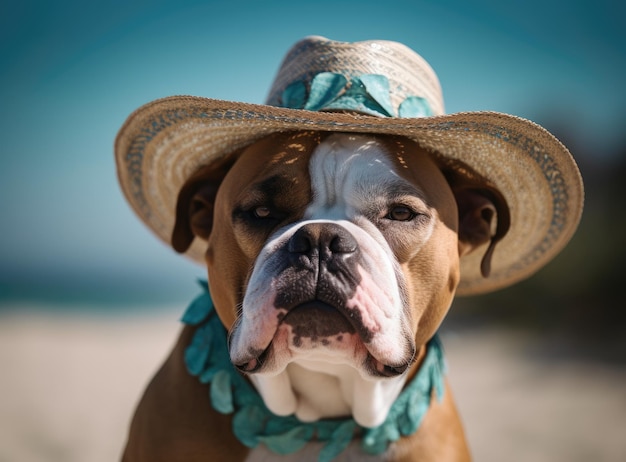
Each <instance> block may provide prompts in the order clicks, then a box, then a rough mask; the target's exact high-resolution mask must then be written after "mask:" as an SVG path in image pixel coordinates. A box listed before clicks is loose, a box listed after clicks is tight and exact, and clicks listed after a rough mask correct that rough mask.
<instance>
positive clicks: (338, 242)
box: [287, 223, 358, 258]
mask: <svg viewBox="0 0 626 462" xmlns="http://www.w3.org/2000/svg"><path fill="white" fill-rule="evenodd" d="M287 248H288V250H289V252H291V253H294V254H302V255H307V256H312V255H316V254H318V255H320V257H322V258H323V257H324V256H328V255H332V254H350V253H354V252H355V251H356V250H357V248H358V244H357V242H356V240H355V239H354V237H353V236H352V234H350V232H348V231H347V230H346V229H345V228H344V227H343V226H340V225H337V224H334V223H310V224H307V225H304V226H302V227H301V228H300V229H298V230H297V231H296V232H295V233H294V234H293V236H291V239H290V240H289V245H288V247H287Z"/></svg>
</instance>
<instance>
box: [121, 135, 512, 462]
mask: <svg viewBox="0 0 626 462" xmlns="http://www.w3.org/2000/svg"><path fill="white" fill-rule="evenodd" d="M233 159H234V160H228V161H223V162H221V163H218V164H214V165H212V166H210V167H206V168H204V169H202V170H200V171H199V172H197V174H196V175H194V176H193V177H192V178H190V179H189V180H188V181H187V183H186V184H185V186H184V187H183V188H182V189H181V191H180V194H179V198H178V208H177V221H176V226H175V229H174V232H173V236H172V245H173V247H174V248H175V249H176V250H177V251H179V252H184V251H185V250H186V249H187V248H188V247H189V245H190V244H191V242H192V240H193V239H195V238H199V239H203V240H205V241H206V265H207V270H208V279H209V286H210V291H211V296H212V299H213V301H214V304H215V308H216V311H217V313H218V315H219V317H220V319H221V321H222V323H223V324H224V326H225V327H226V329H227V330H228V331H229V352H230V358H231V361H232V362H233V364H234V365H235V366H237V367H238V368H239V369H240V370H241V371H242V373H244V374H246V376H247V377H248V378H249V380H250V382H251V383H252V384H253V385H254V387H255V388H256V389H257V391H258V392H259V393H260V395H261V397H262V398H263V400H264V402H265V403H266V405H267V407H268V408H269V409H270V410H271V411H272V412H274V413H275V414H277V415H289V414H295V415H296V416H297V417H298V418H299V419H300V420H302V421H315V420H318V419H322V418H336V417H348V416H352V417H353V418H354V419H355V420H356V422H357V423H359V424H360V425H363V426H366V427H373V426H377V425H379V424H381V423H382V422H383V421H384V420H385V418H386V416H387V412H388V411H389V409H390V407H391V405H392V403H393V402H394V400H395V399H396V397H397V396H398V394H399V393H400V392H401V390H402V388H403V387H404V385H405V384H406V383H407V381H408V380H410V379H411V378H412V377H413V376H414V375H415V373H416V372H417V370H418V369H419V367H420V364H421V361H422V359H423V357H424V355H425V351H426V350H425V344H426V342H427V341H428V340H429V339H430V338H431V337H432V336H433V335H434V334H435V332H436V330H437V328H438V327H439V325H440V323H441V321H442V320H443V318H444V316H445V315H446V313H447V311H448V309H449V307H450V304H451V302H452V299H453V296H454V293H455V290H456V287H457V285H458V283H459V279H460V274H459V260H460V257H461V256H462V255H464V254H466V253H468V252H470V251H472V250H474V249H475V248H476V247H478V246H481V245H483V244H485V243H486V242H489V241H490V240H491V241H492V242H493V241H494V239H493V236H494V231H493V230H494V229H495V226H494V221H496V220H497V218H498V214H502V215H505V214H506V213H505V212H504V209H505V208H506V204H503V203H502V202H501V201H498V200H497V199H496V200H494V197H495V198H498V197H499V196H498V194H497V192H494V191H493V190H491V189H490V187H489V186H488V185H480V184H478V185H477V184H474V183H471V182H468V181H465V180H464V179H463V178H461V176H459V175H454V174H452V173H450V172H444V171H442V167H441V165H440V164H439V162H437V161H436V160H435V158H434V157H433V156H432V155H431V154H430V153H428V152H426V151H425V150H424V149H422V148H421V147H420V146H419V145H417V144H416V143H414V142H412V141H410V140H408V139H404V138H395V137H380V136H371V135H358V134H344V133H338V134H324V133H319V132H297V133H287V134H275V135H272V136H269V137H267V138H265V139H263V140H261V141H258V142H256V143H254V144H253V145H251V146H249V147H247V148H246V149H243V150H242V151H241V152H240V153H238V155H237V156H234V158H233ZM491 248H492V246H490V249H491ZM488 253H489V254H490V253H491V252H490V251H489V252H488ZM486 258H487V257H486ZM487 266H488V262H487ZM192 334H193V328H191V327H185V328H184V329H183V332H182V334H181V336H180V338H179V340H178V343H177V344H176V346H175V348H174V350H173V352H172V353H171V355H170V357H169V358H168V359H167V361H166V363H165V364H164V365H163V367H162V368H161V370H160V371H159V372H158V373H157V375H156V376H155V378H154V379H153V380H152V382H151V383H150V385H149V387H148V388H147V390H146V392H145V395H144V396H143V398H142V400H141V402H140V404H139V406H138V409H137V411H136V414H135V417H134V419H133V423H132V426H131V430H130V435H129V439H128V444H127V447H126V450H125V453H124V456H123V460H124V461H125V462H138V461H160V460H163V461H178V460H180V461H217V460H228V461H246V462H252V461H261V460H281V461H288V460H293V461H296V460H297V461H308V460H317V452H318V451H319V448H320V443H317V442H312V443H310V444H309V445H308V446H307V447H305V448H304V449H303V450H302V451H299V452H297V453H295V454H293V455H290V456H278V455H276V454H273V453H271V452H270V451H269V450H268V449H266V448H265V447H263V446H262V445H261V446H259V447H257V448H255V449H248V448H245V447H244V446H243V445H241V443H239V442H238V441H237V440H236V439H235V437H234V436H233V435H232V432H231V430H230V429H231V418H230V416H225V415H221V414H219V413H217V412H216V411H214V410H213V409H212V407H211V405H210V402H209V392H208V387H209V385H202V384H200V383H199V382H198V380H197V379H196V378H195V377H192V376H190V375H189V374H188V373H187V371H186V369H185V365H184V360H183V352H184V349H185V347H186V346H187V345H188V344H189V342H190V339H191V335H192ZM337 460H338V461H349V460H359V461H361V460H365V461H367V460H385V461H431V460H436V461H464V460H469V451H468V448H467V444H466V442H465V438H464V434H463V429H462V425H461V422H460V419H459V417H458V415H457V410H456V407H455V405H454V402H453V398H452V394H451V392H450V389H449V387H447V386H446V390H445V393H444V398H443V400H442V401H441V402H438V401H437V400H436V399H433V400H432V403H431V406H430V409H429V410H428V412H427V414H426V416H425V418H424V420H423V422H422V424H421V426H420V428H419V429H418V431H417V432H416V433H415V434H413V435H411V436H409V437H404V438H402V439H400V440H399V441H398V442H396V443H394V444H392V445H391V446H390V447H389V450H388V451H387V452H386V453H384V454H382V455H380V456H376V457H373V456H366V455H364V454H363V453H362V452H361V451H360V449H359V444H358V441H355V442H353V444H351V445H350V446H349V447H348V448H347V449H346V450H345V451H344V452H343V453H342V454H340V456H339V457H338V458H337Z"/></svg>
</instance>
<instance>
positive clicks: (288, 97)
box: [281, 72, 433, 117]
mask: <svg viewBox="0 0 626 462" xmlns="http://www.w3.org/2000/svg"><path fill="white" fill-rule="evenodd" d="M307 86H308V88H307ZM281 101H282V107H288V108H291V109H307V110H309V111H322V110H324V111H328V110H335V111H357V112H362V113H365V114H371V115H375V116H382V117H395V116H397V117H427V116H431V115H433V112H432V110H431V108H430V105H429V104H428V101H427V100H426V99H425V98H423V97H421V96H409V97H407V98H406V99H405V100H404V101H402V102H401V103H400V106H399V107H398V111H397V112H396V110H395V109H394V107H393V104H392V103H391V88H390V86H389V79H388V78H387V77H386V76H384V75H380V74H363V75H359V76H356V77H353V78H351V79H350V80H348V79H347V78H346V77H345V76H344V75H342V74H338V73H336V72H320V73H319V74H316V75H315V76H313V78H312V79H311V81H310V84H307V82H305V81H303V80H297V81H295V82H292V83H291V84H289V85H288V86H287V87H286V88H285V89H284V90H283V93H282V96H281Z"/></svg>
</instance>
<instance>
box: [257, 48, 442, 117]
mask: <svg viewBox="0 0 626 462" xmlns="http://www.w3.org/2000/svg"><path fill="white" fill-rule="evenodd" d="M266 104H268V105H271V106H278V107H289V108H292V109H309V110H316V111H333V110H334V111H354V112H361V113H365V114H369V115H377V116H392V117H424V116H433V115H442V114H443V113H444V104H443V96H442V92H441V85H440V83H439V79H438V78H437V75H436V74H435V72H434V71H433V69H432V68H431V67H430V65H429V64H428V63H427V62H426V60H424V58H422V57H421V56H420V55H418V54H417V53H415V52H414V51H413V50H411V49H410V48H408V47H406V46H405V45H402V44H401V43H397V42H392V41H387V40H368V41H363V42H354V43H350V42H338V41H334V40H329V39H326V38H324V37H318V36H312V37H306V38H305V39H303V40H301V41H299V42H297V43H296V44H295V45H294V46H293V47H292V48H291V49H290V50H289V51H288V52H287V54H286V56H285V58H284V59H283V62H282V64H281V66H280V68H279V70H278V73H277V75H276V78H275V79H274V83H273V85H272V88H271V90H270V93H269V96H268V98H267V100H266Z"/></svg>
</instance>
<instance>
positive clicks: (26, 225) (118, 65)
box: [0, 0, 626, 301]
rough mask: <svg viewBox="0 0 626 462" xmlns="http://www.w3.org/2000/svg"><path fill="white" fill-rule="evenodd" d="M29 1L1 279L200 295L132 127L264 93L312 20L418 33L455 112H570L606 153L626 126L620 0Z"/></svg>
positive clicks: (0, 203)
mask: <svg viewBox="0 0 626 462" xmlns="http://www.w3.org/2000/svg"><path fill="white" fill-rule="evenodd" d="M5 3H6V2H5ZM12 3H13V4H2V6H0V101H1V103H0V119H1V120H0V122H1V125H0V127H2V133H1V134H2V136H1V137H0V214H1V215H0V236H2V238H1V239H0V295H2V293H4V294H5V295H7V294H9V295H11V294H12V295H11V296H16V297H18V298H19V297H22V298H24V297H26V298H28V297H29V295H33V296H34V298H37V297H38V296H41V297H44V298H45V297H52V298H54V296H56V295H55V294H57V292H59V293H61V292H63V293H67V292H75V293H77V294H79V295H80V294H82V295H80V297H83V298H85V299H88V298H89V297H90V296H91V295H90V294H92V295H93V294H95V295H93V296H94V297H96V298H97V297H100V298H102V297H104V298H106V293H107V291H110V290H113V291H118V292H120V293H124V294H129V293H135V292H137V293H140V294H141V293H146V292H148V293H150V294H152V295H151V296H152V297H153V298H155V299H160V298H162V299H163V300H167V301H170V300H174V299H176V300H177V299H178V297H179V296H180V297H183V294H186V295H184V298H185V299H186V298H189V296H190V295H189V290H195V289H190V288H191V287H193V279H194V277H196V276H202V274H203V271H202V269H201V268H199V267H197V266H195V265H194V264H191V263H189V262H187V261H186V260H184V259H183V258H181V257H179V256H178V255H176V254H175V253H174V252H173V251H171V250H170V249H169V248H167V247H166V246H165V245H163V244H161V243H160V242H159V241H158V240H157V239H156V238H154V237H153V236H152V235H151V234H150V232H149V231H148V230H147V229H146V228H145V227H144V226H143V225H142V224H141V223H140V222H139V221H138V220H137V219H136V218H135V217H134V215H133V214H132V212H131V211H130V209H129V208H128V206H127V205H126V203H125V202H124V199H123V197H122V195H121V193H120V191H119V188H118V186H117V179H116V176H115V165H114V161H113V140H114V138H115V135H116V132H117V130H118V129H119V127H120V126H121V124H122V123H123V122H124V120H125V118H126V117H127V116H128V115H129V114H130V113H131V112H132V111H133V110H134V109H136V108H137V107H139V106H140V105H142V104H144V103H146V102H148V101H150V100H153V99H156V98H159V97H163V96H168V95H174V94H192V95H199V96H207V97H212V98H218V99H226V100H237V101H246V102H253V103H262V102H263V100H264V98H265V96H266V92H267V91H268V89H269V86H270V83H271V80H272V78H273V76H274V73H275V72H276V70H277V67H278V65H279V63H280V61H281V59H282V57H283V55H284V53H285V52H286V51H287V49H288V48H289V47H290V46H291V44H292V43H294V42H295V41H297V40H298V39H300V38H302V37H304V36H306V35H324V36H327V37H329V38H332V39H335V40H345V41H356V40H367V39H373V38H379V39H387V40H396V41H400V42H403V43H405V44H406V45H408V46H410V47H411V48H413V49H414V50H416V51H417V52H418V53H420V54H421V55H422V56H424V57H425V58H426V59H427V60H428V61H429V62H430V64H431V65H432V66H433V68H434V69H435V71H436V72H437V74H438V75H439V78H440V80H441V83H442V86H443V89H444V98H445V101H446V109H447V112H458V111H473V110H496V111H501V112H507V113H512V114H516V115H519V116H522V117H526V118H530V119H532V120H535V121H536V122H539V123H540V124H544V125H548V128H551V127H552V126H558V127H567V129H568V131H569V132H571V133H572V134H573V135H571V136H572V137H574V138H575V139H574V141H575V144H576V146H582V147H584V148H585V150H588V151H591V152H593V153H594V155H595V156H596V157H597V160H598V161H599V162H603V163H606V162H610V160H611V157H610V155H611V152H612V151H613V150H614V149H615V147H616V146H618V145H619V144H620V143H622V144H623V143H624V142H626V136H624V135H623V134H622V133H623V127H624V117H623V108H624V106H625V105H626V90H624V84H623V81H624V75H625V70H626V35H625V33H624V31H625V30H626V19H625V18H626V15H625V14H624V11H623V10H624V7H621V6H619V5H618V3H619V2H615V1H607V0H596V1H591V0H585V1H575V0H574V1H569V2H566V1H555V0H544V1H537V0H529V1H523V2H522V1H520V2H502V1H489V0H481V1H477V2H467V1H463V2H462V1H456V0H443V1H419V0H411V1H393V0H386V1H369V0H361V1H344V2H338V1H326V0H320V1H317V2H278V1H276V2H259V1H245V0H244V1H238V2H233V1H230V0H229V1H224V2H211V1H181V0H179V1H167V0H153V1H129V0H126V1H117V0H116V1H91V2H78V1H74V0H65V1H63V0H61V1H57V2H47V1H45V2H44V1H39V2H37V1H28V0H26V1H21V2H12ZM574 155H575V156H576V152H574ZM110 288H113V289H110ZM3 291H4V292H3ZM16 294H17V295H16ZM37 294H39V295H37ZM98 294H99V295H98ZM36 295H37V297H35V296H36ZM57 295H58V294H57ZM14 298H15V297H14ZM113 298H114V297H113Z"/></svg>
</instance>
